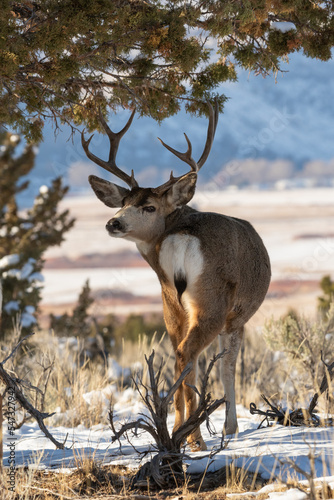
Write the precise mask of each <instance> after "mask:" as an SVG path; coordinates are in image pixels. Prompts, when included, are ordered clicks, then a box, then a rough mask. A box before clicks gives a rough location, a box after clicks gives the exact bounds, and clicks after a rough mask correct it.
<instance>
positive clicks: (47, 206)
mask: <svg viewBox="0 0 334 500" xmlns="http://www.w3.org/2000/svg"><path fill="white" fill-rule="evenodd" d="M19 143H20V137H19V136H17V135H15V134H11V133H9V132H4V131H2V132H0V193H1V196H0V279H2V286H3V311H2V322H1V330H0V336H2V335H3V334H4V333H5V332H6V331H7V330H8V329H10V328H11V327H12V322H13V319H14V318H15V316H16V315H17V314H19V315H20V316H21V322H22V326H23V327H24V330H25V329H26V328H30V327H31V326H32V325H34V324H35V323H36V322H37V320H36V312H37V309H38V304H39V302H40V300H41V287H42V281H43V276H42V275H41V270H42V268H43V254H44V252H45V251H46V250H47V248H49V247H50V246H53V245H59V244H60V243H61V242H62V241H63V236H64V234H65V233H66V232H67V231H68V230H69V229H70V228H71V227H72V226H73V223H74V220H73V219H71V218H70V216H69V213H68V211H67V210H65V211H63V212H59V207H58V205H59V202H60V201H61V200H62V198H63V197H64V195H65V194H66V192H67V190H68V188H67V187H64V186H63V185H62V181H61V179H60V178H57V179H55V180H54V181H53V182H52V185H51V187H50V188H47V187H46V186H42V187H41V188H40V192H39V193H38V195H37V196H36V197H35V199H34V203H33V206H31V207H30V208H28V209H26V210H23V211H19V210H18V195H19V194H20V193H22V192H23V191H24V190H25V189H27V187H28V185H29V182H28V181H27V180H23V179H22V178H23V177H24V176H25V175H27V174H28V173H29V172H30V171H31V170H32V168H33V167H34V161H35V152H34V148H33V146H32V145H27V146H26V147H25V148H24V149H23V151H22V152H21V153H18V150H19V147H18V146H19Z"/></svg>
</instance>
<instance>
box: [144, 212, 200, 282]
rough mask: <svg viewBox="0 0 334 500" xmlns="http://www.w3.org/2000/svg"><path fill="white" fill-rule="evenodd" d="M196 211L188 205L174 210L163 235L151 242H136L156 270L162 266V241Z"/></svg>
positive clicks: (168, 217)
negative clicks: (160, 259) (160, 255)
mask: <svg viewBox="0 0 334 500" xmlns="http://www.w3.org/2000/svg"><path fill="white" fill-rule="evenodd" d="M194 212H196V210H194V209H193V208H190V207H188V206H184V207H181V208H178V209H176V210H174V212H172V213H171V214H169V215H168V216H167V217H166V227H165V231H164V233H163V234H162V235H159V236H157V237H156V238H153V239H152V240H151V241H149V242H147V241H140V242H137V243H136V245H137V248H138V250H139V252H140V254H141V256H142V257H143V258H144V259H145V260H146V262H147V263H148V264H149V265H150V266H151V267H152V269H153V270H154V271H155V272H158V270H159V268H160V264H159V251H160V247H161V243H162V241H163V240H164V238H165V237H166V236H167V235H168V234H170V233H172V232H173V228H175V227H176V226H177V225H179V223H180V222H181V221H182V219H184V218H185V217H186V216H187V215H189V214H191V213H194Z"/></svg>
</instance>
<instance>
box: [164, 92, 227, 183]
mask: <svg viewBox="0 0 334 500" xmlns="http://www.w3.org/2000/svg"><path fill="white" fill-rule="evenodd" d="M207 104H208V108H209V125H208V132H207V137H206V143H205V147H204V150H203V153H202V156H201V157H200V159H199V160H198V162H197V163H196V162H195V160H194V159H193V158H192V156H191V152H192V148H191V142H190V141H189V139H188V137H187V134H184V135H185V138H186V140H187V143H188V149H187V151H186V152H185V153H180V152H179V151H177V150H176V149H173V148H171V147H170V146H168V144H165V143H164V142H163V141H162V140H161V139H160V138H159V137H158V139H159V141H160V142H161V144H162V145H163V146H165V148H167V149H168V151H170V152H171V153H173V154H174V155H175V156H177V157H178V158H180V160H183V161H185V162H186V163H187V164H188V165H190V167H191V172H195V173H196V174H197V173H198V171H199V170H200V168H201V167H202V166H203V165H204V163H205V162H206V160H207V158H208V156H209V153H210V150H211V146H212V143H213V139H214V137H215V132H216V128H217V123H218V117H219V105H218V101H217V99H216V100H215V108H213V107H212V104H211V103H210V102H209V101H207ZM188 173H190V172H187V174H188ZM187 174H183V175H181V176H180V177H174V176H173V172H172V173H171V176H170V179H169V180H168V181H167V182H165V183H164V184H162V185H161V186H158V187H157V188H155V189H154V191H155V192H157V193H160V192H163V191H165V190H166V189H168V188H169V187H170V186H171V185H172V184H174V183H175V182H176V181H178V180H179V179H181V177H183V176H184V175H187Z"/></svg>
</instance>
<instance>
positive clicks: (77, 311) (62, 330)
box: [50, 280, 98, 338]
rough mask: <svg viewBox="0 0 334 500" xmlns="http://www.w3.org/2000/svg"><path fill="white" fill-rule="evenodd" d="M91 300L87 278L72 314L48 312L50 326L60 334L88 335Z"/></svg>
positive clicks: (89, 330)
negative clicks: (59, 314) (58, 314)
mask: <svg viewBox="0 0 334 500" xmlns="http://www.w3.org/2000/svg"><path fill="white" fill-rule="evenodd" d="M93 302H94V299H93V298H92V296H91V288H90V286H89V280H86V282H85V284H84V286H83V287H82V289H81V292H80V294H79V297H78V302H77V304H76V305H75V307H74V309H73V311H72V314H71V315H70V314H68V313H64V314H62V315H61V316H55V315H54V314H50V328H51V329H52V330H54V332H55V333H56V334H57V335H60V336H75V337H81V338H82V337H87V336H89V335H90V334H91V333H92V324H91V318H90V316H89V313H88V309H89V307H90V306H91V305H92V303H93ZM96 333H98V332H96Z"/></svg>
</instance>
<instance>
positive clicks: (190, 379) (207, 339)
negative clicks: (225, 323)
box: [176, 321, 219, 451]
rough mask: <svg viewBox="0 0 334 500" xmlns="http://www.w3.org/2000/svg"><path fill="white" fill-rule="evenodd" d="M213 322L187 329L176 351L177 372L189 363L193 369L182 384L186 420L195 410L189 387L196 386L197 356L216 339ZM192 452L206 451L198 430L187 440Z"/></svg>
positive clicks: (193, 392)
mask: <svg viewBox="0 0 334 500" xmlns="http://www.w3.org/2000/svg"><path fill="white" fill-rule="evenodd" d="M212 323H213V322H212V321H210V322H207V321H199V322H198V324H197V325H196V326H194V327H192V328H190V329H189V331H188V333H187V335H186V337H185V338H184V339H183V341H182V342H181V343H180V345H179V346H178V348H177V350H176V356H177V363H178V370H179V371H180V372H182V370H184V368H185V367H186V365H187V364H188V363H189V362H192V364H193V369H192V371H191V372H190V373H189V375H188V376H187V377H186V379H185V380H184V382H183V392H184V400H185V410H186V418H187V419H188V418H189V417H190V415H192V414H193V413H194V412H195V410H196V408H197V397H196V393H195V391H194V390H193V389H192V388H191V387H189V386H195V385H196V378H197V359H198V356H199V354H200V353H201V352H202V351H203V349H205V347H207V346H208V345H209V344H211V342H212V341H213V340H214V339H215V338H216V337H217V335H218V333H219V326H218V325H213V324H212ZM187 441H188V444H189V445H190V447H191V449H192V451H201V450H206V449H207V447H206V444H205V442H204V440H203V438H202V435H201V431H200V428H199V427H198V428H197V429H196V431H195V432H194V433H193V434H191V435H190V436H189V437H188V438H187Z"/></svg>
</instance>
